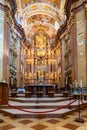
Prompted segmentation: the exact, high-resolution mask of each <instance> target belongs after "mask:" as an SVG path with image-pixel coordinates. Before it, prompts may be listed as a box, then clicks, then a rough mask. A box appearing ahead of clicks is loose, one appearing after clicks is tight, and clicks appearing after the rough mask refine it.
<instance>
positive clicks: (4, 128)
mask: <svg viewBox="0 0 87 130" xmlns="http://www.w3.org/2000/svg"><path fill="white" fill-rule="evenodd" d="M13 128H15V126H13V125H10V124H9V125H5V126H2V127H0V130H11V129H13Z"/></svg>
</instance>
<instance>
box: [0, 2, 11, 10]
mask: <svg viewBox="0 0 87 130" xmlns="http://www.w3.org/2000/svg"><path fill="white" fill-rule="evenodd" d="M0 10H3V11H5V12H7V11H8V10H10V9H9V7H8V6H7V5H3V4H2V3H0Z"/></svg>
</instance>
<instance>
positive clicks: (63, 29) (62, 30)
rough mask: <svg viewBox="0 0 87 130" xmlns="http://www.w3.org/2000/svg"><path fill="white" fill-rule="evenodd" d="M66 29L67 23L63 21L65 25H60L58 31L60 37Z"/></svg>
mask: <svg viewBox="0 0 87 130" xmlns="http://www.w3.org/2000/svg"><path fill="white" fill-rule="evenodd" d="M66 29H67V22H66V21H65V23H64V24H63V25H61V27H60V30H59V32H60V35H61V34H62V33H64V32H65V31H66Z"/></svg>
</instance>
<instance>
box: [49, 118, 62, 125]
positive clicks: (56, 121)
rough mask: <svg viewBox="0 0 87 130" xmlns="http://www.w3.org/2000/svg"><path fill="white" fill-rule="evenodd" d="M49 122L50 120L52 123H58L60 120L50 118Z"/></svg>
mask: <svg viewBox="0 0 87 130" xmlns="http://www.w3.org/2000/svg"><path fill="white" fill-rule="evenodd" d="M47 122H49V123H51V124H56V123H58V122H60V121H58V120H55V119H50V120H48V121H47Z"/></svg>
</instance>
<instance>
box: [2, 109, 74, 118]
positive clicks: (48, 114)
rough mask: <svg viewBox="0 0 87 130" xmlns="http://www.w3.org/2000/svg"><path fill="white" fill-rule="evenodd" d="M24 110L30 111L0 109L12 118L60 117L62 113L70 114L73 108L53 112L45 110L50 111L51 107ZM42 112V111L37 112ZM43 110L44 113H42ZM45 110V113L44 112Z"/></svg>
mask: <svg viewBox="0 0 87 130" xmlns="http://www.w3.org/2000/svg"><path fill="white" fill-rule="evenodd" d="M23 110H25V111H30V112H24V111H21V110H17V109H1V110H0V111H1V112H2V113H4V115H9V116H11V117H14V118H28V117H29V118H35V117H36V118H39V117H42V118H43V117H47V118H52V117H53V118H57V117H62V116H64V115H67V114H70V113H72V112H73V111H75V109H61V110H57V111H54V112H47V111H52V110H53V109H45V110H44V109H33V110H32V109H23ZM32 112H37V113H32ZM38 112H42V113H38ZM43 112H44V113H43ZM45 112H46V113H45Z"/></svg>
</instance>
